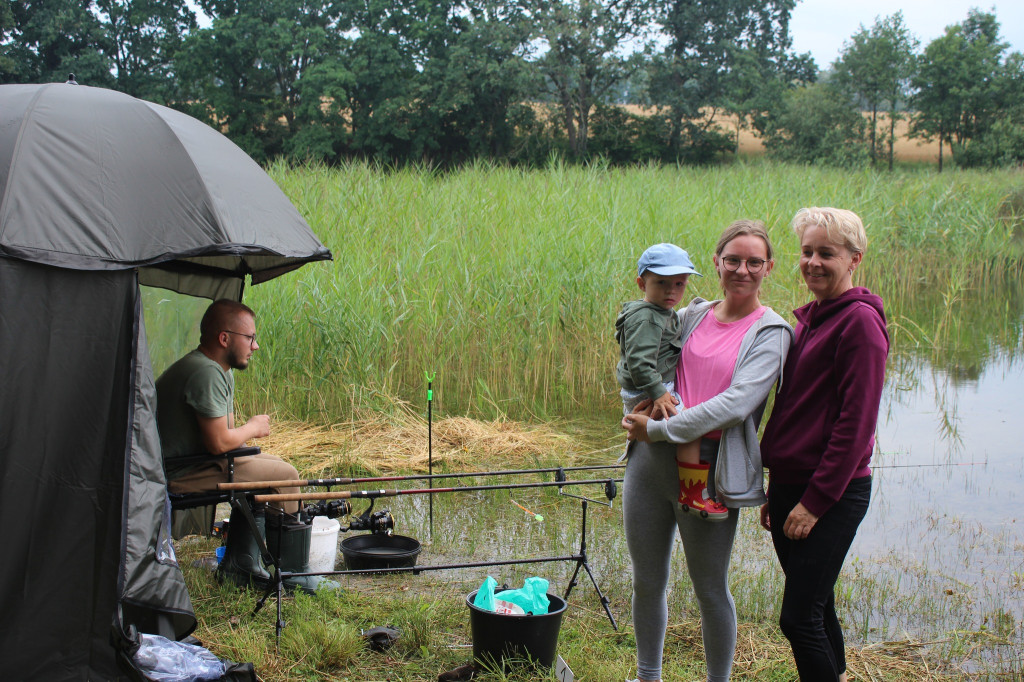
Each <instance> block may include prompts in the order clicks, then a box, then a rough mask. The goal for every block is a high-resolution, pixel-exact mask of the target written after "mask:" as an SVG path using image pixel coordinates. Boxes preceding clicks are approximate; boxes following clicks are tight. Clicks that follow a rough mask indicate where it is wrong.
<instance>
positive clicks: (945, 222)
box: [147, 163, 1024, 422]
mask: <svg viewBox="0 0 1024 682" xmlns="http://www.w3.org/2000/svg"><path fill="white" fill-rule="evenodd" d="M270 172H271V175H272V176H273V178H274V179H275V180H276V181H277V182H278V183H279V184H280V186H281V187H282V188H283V189H284V191H285V192H286V193H287V194H288V196H289V197H290V198H291V199H292V201H293V202H294V203H295V205H296V206H297V207H298V208H299V210H300V211H301V213H302V214H303V215H304V216H305V217H306V219H307V220H308V221H309V224H310V226H311V227H312V228H313V230H314V231H315V232H316V234H317V235H318V236H319V237H320V238H321V240H322V241H323V242H324V243H325V244H326V245H327V246H328V247H329V248H330V249H331V251H332V252H333V254H334V261H333V262H332V263H317V264H312V265H309V266H306V267H304V268H302V269H301V270H299V271H297V272H295V273H292V274H289V275H287V276H285V277H282V278H279V279H277V280H274V281H272V282H270V283H267V284H264V285H261V286H259V287H254V288H252V289H250V290H249V291H248V293H247V296H246V301H247V302H248V303H250V304H251V305H252V306H254V308H255V309H256V310H257V312H258V315H259V319H258V321H257V323H258V328H259V334H260V345H261V347H262V349H261V351H260V354H259V356H258V357H257V359H256V360H255V361H254V363H253V365H252V368H251V370H250V371H249V372H248V373H247V375H246V376H245V378H243V379H240V381H239V389H240V395H239V398H240V402H241V404H242V406H243V408H248V409H249V411H265V410H269V411H273V412H274V413H275V414H277V415H278V416H281V417H288V418H298V419H305V420H313V421H319V422H336V421H342V420H345V419H347V418H348V417H349V416H350V415H351V414H352V413H353V412H354V411H355V410H358V409H359V408H367V409H373V410H381V409H387V408H388V405H389V404H390V403H391V402H392V401H393V400H395V399H403V400H407V401H412V402H414V403H415V402H422V401H423V400H424V389H425V381H424V371H429V372H436V373H437V375H436V379H435V381H434V396H435V404H434V406H435V409H436V410H438V411H440V412H445V413H450V414H468V415H472V416H483V417H493V416H495V415H499V414H500V415H507V416H510V417H515V418H530V417H540V418H545V419H548V418H552V417H568V418H575V417H580V416H586V415H601V416H602V417H604V416H608V415H612V414H614V413H615V411H616V410H617V409H618V398H617V386H616V384H615V380H614V376H613V366H614V363H615V361H616V357H617V348H616V345H615V342H614V338H613V334H612V327H613V322H614V318H615V314H616V312H617V311H618V308H619V306H620V304H621V303H622V301H625V300H627V299H630V298H635V297H637V295H638V292H637V290H636V285H635V283H634V279H635V267H636V259H637V257H638V256H639V254H640V252H641V251H642V250H643V249H644V248H646V247H647V246H648V245H650V244H652V243H655V242H659V241H671V242H675V243H677V244H680V245H682V246H683V247H684V248H686V249H687V250H688V251H689V252H690V253H691V255H692V256H693V257H694V259H695V261H696V264H697V267H698V269H700V270H701V271H702V272H704V273H705V274H706V276H705V277H704V278H699V277H693V278H691V281H690V286H689V292H688V293H690V294H693V295H701V296H704V297H714V296H715V295H716V294H717V291H718V286H717V281H716V278H715V276H714V273H713V270H712V264H711V255H712V251H713V248H714V244H715V241H716V239H717V237H718V234H719V233H720V231H721V230H722V229H723V228H724V227H725V226H726V225H728V224H729V223H730V222H731V221H733V220H735V219H737V218H758V219H761V220H764V221H765V222H766V224H767V225H768V227H769V232H770V234H771V235H772V238H773V241H774V243H775V245H776V248H777V261H778V262H777V266H776V269H775V271H774V272H773V273H772V275H771V276H770V277H769V278H768V280H767V281H766V283H765V301H766V302H767V303H768V304H769V305H771V306H773V307H774V308H775V309H776V310H778V311H779V312H781V313H783V314H784V315H786V316H788V317H789V318H790V319H792V317H791V315H790V313H789V311H790V310H791V309H792V308H794V307H796V306H798V305H801V304H803V303H805V302H806V301H807V300H809V299H808V296H807V293H806V291H805V289H804V287H803V283H802V280H801V277H800V275H799V273H798V271H797V268H796V264H797V254H798V245H797V242H796V238H795V237H794V236H793V235H792V233H791V232H790V231H789V221H790V219H791V217H792V215H793V214H794V213H795V211H796V210H797V209H799V208H801V207H803V206H807V205H834V206H841V207H847V208H851V209H853V210H855V211H857V212H858V213H859V214H860V215H861V216H862V217H863V218H864V220H865V223H866V224H867V226H868V231H869V239H870V245H869V248H868V253H867V257H866V259H865V262H864V265H863V267H862V268H861V270H860V271H859V273H858V283H862V284H865V285H867V286H869V287H871V288H872V289H873V290H874V291H876V292H878V293H880V294H881V295H882V296H883V297H884V298H885V299H886V304H887V308H888V311H889V318H890V323H891V324H890V327H891V330H892V333H893V337H894V342H895V343H896V347H897V350H898V351H901V352H902V351H907V352H910V353H912V354H913V353H919V354H926V355H927V356H928V357H929V359H933V360H937V361H939V362H945V361H948V362H951V363H962V362H964V358H963V357H962V356H963V353H964V352H967V353H969V354H970V355H972V356H979V355H983V354H984V353H987V352H991V348H990V347H984V348H983V347H982V346H981V345H980V344H981V342H980V341H979V340H978V339H979V329H983V330H984V331H985V334H982V335H980V337H981V338H983V339H984V343H986V344H991V343H995V344H997V345H999V344H1004V345H1006V344H1014V343H1016V339H1019V331H1020V315H1019V311H1020V310H1021V306H1020V302H1021V301H1022V299H1024V296H1022V289H1021V286H1020V279H1021V277H1020V275H1021V262H1022V261H1021V258H1020V253H1019V245H1018V244H1017V242H1016V241H1015V240H1013V239H1012V235H1011V234H1010V232H1011V227H1010V226H1009V225H1008V224H1006V223H1004V222H1002V221H1000V220H999V219H998V217H997V214H998V210H999V205H1000V202H1001V201H1002V200H1003V199H1004V198H1005V197H1006V196H1008V195H1009V194H1011V193H1012V192H1013V191H1018V190H1019V187H1020V186H1021V184H1024V177H1022V175H1021V174H1020V173H1019V172H1010V171H1006V172H985V173H980V172H953V173H943V174H941V175H938V174H935V173H932V172H925V171H903V172H897V173H894V174H889V173H877V172H873V171H863V172H849V171H841V170H833V169H819V168H805V167H792V166H782V165H777V164H770V163H753V164H749V165H745V164H737V165H731V166H721V167H712V168H665V167H655V166H651V167H640V168H631V169H608V168H605V167H601V166H593V167H578V166H566V165H560V164H554V165H552V166H551V167H549V168H547V169H546V170H540V171H526V170H521V169H513V168H505V167H492V166H488V165H482V164H481V165H475V166H470V167H468V168H465V169H463V170H460V171H457V172H452V173H438V172H433V171H430V170H426V169H415V168H406V169H402V170H397V171H391V170H386V169H382V168H380V167H376V166H373V165H367V164H361V163H352V164H347V165H343V166H340V167H338V168H333V169H328V168H324V167H304V168H297V169H293V168H289V167H287V166H284V165H278V166H274V167H273V168H271V169H270ZM993 294H994V296H995V298H993ZM149 296H150V300H151V301H152V300H164V299H165V298H167V295H166V294H164V293H162V292H159V293H155V294H149ZM157 307H158V306H156V305H155V304H151V305H149V306H148V308H147V315H150V317H154V316H156V315H157V314H156V313H152V311H153V310H154V309H156V308H157ZM167 309H168V311H170V310H175V311H176V312H175V313H174V314H175V317H176V318H177V319H178V323H179V324H180V322H181V320H182V319H183V318H185V319H187V318H188V316H187V315H185V316H183V315H182V314H181V313H180V312H177V310H178V309H177V306H175V305H168V306H167ZM195 314H196V313H193V316H194V315H195ZM194 319H197V318H194ZM154 324H157V325H160V324H161V322H160V321H159V320H157V321H156V322H154ZM188 324H194V322H189V323H188ZM191 334H192V336H189V333H183V332H178V335H177V337H171V338H173V339H174V340H173V341H172V342H171V343H170V344H165V345H166V346H174V345H175V344H176V343H178V342H180V341H182V339H184V340H185V343H184V344H183V346H182V347H180V348H168V351H167V354H166V357H165V356H163V355H160V352H155V353H154V355H155V356H157V357H156V359H155V364H156V365H157V369H158V371H159V369H160V365H161V364H162V363H164V362H166V361H167V359H168V358H172V357H173V356H174V355H175V354H177V353H179V352H180V351H181V350H182V349H183V348H184V347H188V346H191V345H193V344H194V332H191ZM151 335H154V333H153V332H152V328H151ZM990 338H995V341H994V342H993V341H989V340H988V339H990ZM152 343H153V342H151V345H152ZM157 343H159V341H158V342H157ZM965 347H966V348H967V350H966V351H964V350H962V349H963V348H965ZM243 411H245V410H244V409H243Z"/></svg>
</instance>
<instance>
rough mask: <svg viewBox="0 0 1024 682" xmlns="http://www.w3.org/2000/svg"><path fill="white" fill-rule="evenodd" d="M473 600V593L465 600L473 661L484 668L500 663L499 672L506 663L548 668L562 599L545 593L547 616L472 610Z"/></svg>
mask: <svg viewBox="0 0 1024 682" xmlns="http://www.w3.org/2000/svg"><path fill="white" fill-rule="evenodd" d="M474 599H476V592H470V593H469V596H467V597H466V605H467V606H469V626H470V630H471V631H472V632H473V658H475V659H476V660H477V661H479V662H481V663H483V664H484V665H493V664H498V663H501V667H502V668H503V669H504V668H505V667H506V663H507V662H508V659H513V660H520V661H523V662H526V663H532V664H533V665H538V666H542V667H544V668H550V667H551V665H552V664H553V663H554V662H555V649H556V648H557V647H558V631H559V630H560V629H561V627H562V614H563V613H565V608H566V603H565V600H564V599H562V598H561V597H559V596H557V595H554V594H551V593H550V592H549V593H548V601H550V602H551V603H550V604H549V605H548V612H547V613H542V614H538V615H532V614H527V615H506V614H500V613H494V612H493V611H487V610H485V609H481V608H480V607H478V606H476V605H475V604H474V603H473V600H474ZM503 659H505V660H504V661H503Z"/></svg>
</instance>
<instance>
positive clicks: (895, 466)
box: [871, 462, 988, 469]
mask: <svg viewBox="0 0 1024 682" xmlns="http://www.w3.org/2000/svg"><path fill="white" fill-rule="evenodd" d="M986 464H988V462H943V463H941V464H872V465H871V468H872V469H925V468H932V467H973V466H984V465H986Z"/></svg>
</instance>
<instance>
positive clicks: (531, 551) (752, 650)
mask: <svg viewBox="0 0 1024 682" xmlns="http://www.w3.org/2000/svg"><path fill="white" fill-rule="evenodd" d="M425 431H426V424H425V423H424V421H423V419H422V417H418V416H416V415H412V414H405V415H401V416H399V417H397V418H393V419H390V420H387V419H378V420H376V421H366V422H360V423H351V424H346V425H337V426H335V427H333V428H325V427H311V426H309V425H304V424H299V423H289V424H279V425H278V428H277V430H276V432H275V433H274V434H273V435H272V436H271V437H270V438H269V439H267V440H266V442H265V443H261V444H262V445H264V446H265V448H266V449H267V450H268V451H274V452H278V453H282V454H285V455H286V456H287V457H288V458H289V459H290V460H291V461H292V462H293V463H294V464H295V465H296V466H297V467H298V468H299V469H300V471H303V472H306V473H309V474H311V475H316V474H322V473H326V472H330V473H331V474H334V475H340V476H347V475H355V476H361V475H366V474H372V475H376V474H388V473H391V472H395V471H413V470H414V471H422V470H423V469H424V468H425V462H424V454H423V448H422V442H423V440H424V439H425V436H426V434H425ZM434 433H435V441H434V447H435V449H434V466H435V471H439V470H441V471H453V470H455V471H457V470H466V469H470V470H477V471H479V470H480V469H481V468H482V467H483V468H494V469H527V468H538V467H546V466H570V465H573V464H590V463H601V464H604V463H607V462H608V460H609V459H610V457H609V451H608V450H603V449H602V451H596V452H595V451H592V450H588V449H587V447H588V446H587V445H586V444H585V443H584V442H583V441H581V440H579V439H576V438H572V437H569V436H566V435H564V434H563V433H561V432H560V431H559V430H558V429H556V428H551V427H544V426H528V425H526V424H519V423H514V422H486V423H485V422H474V421H471V420H465V419H463V418H446V419H442V420H439V421H438V422H437V423H436V424H435V425H434ZM608 447H609V448H611V449H612V450H615V449H617V448H618V447H619V443H615V444H613V445H611V446H608ZM612 475H615V473H614V471H613V472H607V471H602V472H577V473H570V478H572V479H574V480H582V479H598V478H604V477H607V476H612ZM539 480H550V475H548V476H547V477H542V476H539V475H529V476H527V475H523V476H517V477H510V476H505V477H494V478H485V479H472V480H463V481H460V482H458V483H459V484H463V485H469V484H477V483H479V484H483V483H520V482H526V481H539ZM373 485H376V484H370V485H369V486H363V487H372V486H373ZM420 486H421V484H420V483H418V482H417V483H415V484H414V485H413V487H420ZM356 487H357V488H358V487H359V486H356ZM394 487H409V486H408V485H405V486H403V485H401V484H396V485H395V486H394ZM570 492H575V493H578V494H583V495H587V496H590V497H594V498H600V499H603V497H602V495H601V487H600V486H596V485H591V486H585V487H584V486H580V487H575V488H573V489H571V490H570ZM620 503H621V498H616V499H615V500H614V501H613V505H614V506H613V507H612V508H608V507H604V506H600V505H597V504H591V505H589V509H588V534H587V538H586V539H587V554H588V558H589V564H590V566H591V568H592V570H593V572H594V575H595V579H596V580H597V582H598V585H599V586H600V588H601V590H602V592H603V593H604V594H605V596H607V597H608V598H609V600H610V608H611V610H612V613H613V614H614V616H615V618H616V620H617V622H618V624H619V628H620V629H619V631H618V632H615V631H613V630H612V628H611V626H610V623H609V621H608V619H607V617H606V616H605V613H604V611H603V609H602V606H601V604H600V602H599V601H598V598H597V595H596V592H595V591H594V589H593V586H592V585H591V584H590V582H589V580H588V578H587V576H586V575H585V574H582V575H581V576H580V579H581V582H580V583H579V584H578V585H577V586H576V588H575V589H574V591H573V593H572V595H571V596H570V599H569V604H570V608H569V610H568V611H567V613H566V615H565V620H564V623H563V628H562V634H561V637H560V640H559V642H560V644H559V653H560V654H561V655H562V657H563V658H564V659H565V660H566V661H567V662H568V663H569V665H570V666H571V667H572V669H573V671H574V673H575V674H576V676H577V679H580V680H593V681H601V682H603V681H605V680H621V679H627V676H631V675H633V674H635V668H634V666H635V641H634V639H633V631H632V624H631V618H632V616H631V610H630V609H631V606H630V595H631V570H630V566H629V559H628V552H627V550H626V547H625V541H624V537H623V533H622V523H621V517H620V514H621V511H620V509H619V505H620ZM365 507H366V503H365V502H359V503H355V504H354V508H355V512H356V513H357V514H358V513H361V512H362V511H363V510H364V509H365ZM522 507H525V508H527V509H528V510H530V512H531V514H527V513H525V512H524V511H523V510H522ZM383 508H386V509H389V510H391V512H392V513H393V515H394V517H395V520H396V529H395V532H396V533H398V534H400V535H406V536H410V537H414V538H417V539H419V540H420V541H421V542H422V543H423V545H424V547H423V553H422V554H421V555H420V557H419V558H418V564H417V565H418V566H421V567H422V566H436V565H443V564H449V563H461V562H472V561H481V562H483V561H490V560H495V559H501V558H508V557H511V556H515V557H517V558H526V557H534V558H536V557H548V556H566V555H571V554H573V553H575V552H576V551H577V550H578V548H579V546H580V536H579V532H580V518H581V516H580V514H581V505H580V502H579V501H578V500H576V499H573V498H566V497H561V496H559V495H558V493H557V491H556V490H554V489H552V488H544V489H532V490H515V491H513V492H509V491H507V490H503V491H481V492H460V493H447V494H438V495H435V499H434V504H433V519H434V522H433V525H431V523H430V513H429V512H430V509H429V504H428V499H427V498H426V497H425V496H402V497H394V498H385V499H381V500H378V501H377V503H376V505H375V509H383ZM532 514H541V515H542V516H543V521H537V520H536V519H535V518H534V517H533V516H532ZM756 517H757V514H756V513H755V511H753V510H745V511H744V512H743V513H742V514H741V520H740V526H739V531H738V534H737V539H736V545H735V548H734V551H733V560H732V564H731V573H730V585H731V589H732V592H733V595H734V598H735V601H736V608H737V615H738V620H739V623H740V633H739V642H738V650H737V655H736V662H735V666H736V667H735V675H734V679H737V680H758V681H763V680H767V681H769V682H771V681H772V680H776V681H779V682H781V681H782V680H793V679H795V676H796V674H795V670H794V668H793V664H792V657H791V654H790V652H789V649H788V646H787V644H786V641H785V639H784V638H783V637H782V635H781V633H780V632H779V630H778V628H777V626H776V619H777V614H778V612H779V606H780V605H779V599H780V597H781V585H782V576H781V574H780V572H779V568H778V564H777V562H776V560H775V558H774V555H773V553H772V549H771V543H770V540H769V538H768V536H767V534H766V533H765V532H764V531H763V530H762V529H761V528H760V527H759V526H758V525H757V518H756ZM934 523H941V520H935V519H922V524H924V525H930V524H934ZM343 524H347V520H343ZM341 537H342V538H344V537H347V534H346V533H344V532H343V533H342V535H341ZM944 538H945V539H944V543H943V545H942V546H941V547H940V546H936V547H935V548H934V551H935V552H942V551H962V552H964V560H965V561H968V560H969V558H970V556H971V555H973V554H974V553H975V552H989V551H992V547H993V546H994V545H993V543H991V542H988V540H986V538H985V537H982V536H979V535H978V534H977V532H976V529H972V528H970V527H960V526H958V525H954V526H951V527H949V528H948V530H947V531H946V533H945V534H944ZM215 545H216V542H215V541H206V540H198V539H189V540H186V541H183V542H180V543H179V544H178V548H179V554H180V557H179V558H180V563H181V565H182V567H183V570H184V571H185V576H186V580H187V582H188V585H189V592H190V594H191V595H192V599H193V602H194V606H195V608H196V613H197V616H198V617H199V619H200V627H199V629H198V631H197V633H196V635H197V636H198V637H199V638H200V639H201V640H202V641H204V642H205V643H206V644H207V645H208V646H209V647H210V648H211V649H213V650H214V651H216V652H217V653H218V654H219V655H221V656H224V657H227V658H231V659H233V660H248V661H253V662H254V663H255V664H256V666H257V669H258V670H259V671H260V674H261V676H262V677H263V678H264V679H267V680H314V679H338V680H353V681H355V680H360V681H366V680H432V679H436V677H437V675H438V674H439V673H441V672H444V671H446V670H450V669H452V668H454V667H456V666H458V665H460V664H463V663H465V662H467V661H468V660H469V659H470V658H471V649H470V645H471V641H472V639H471V633H470V630H469V615H468V608H467V607H466V605H465V603H464V599H465V597H466V595H467V594H469V593H470V592H472V591H473V590H474V589H476V588H477V587H479V585H480V583H481V582H482V581H483V579H484V577H485V576H486V575H488V574H491V575H493V576H495V578H496V579H497V580H498V582H499V584H502V583H507V584H508V585H510V586H520V585H521V584H522V583H523V581H524V579H525V578H526V577H528V576H530V575H540V576H543V577H544V578H546V579H548V580H549V581H550V583H551V591H552V592H554V593H557V594H561V593H563V592H564V590H565V589H566V587H567V586H568V583H569V579H570V578H571V574H572V571H573V569H574V568H575V564H574V563H573V562H566V561H563V562H552V563H543V564H529V565H525V566H518V567H490V568H468V569H459V570H443V571H427V572H423V573H421V574H420V575H416V576H413V575H409V574H405V575H399V576H385V577H365V576H358V577H354V576H346V577H342V578H340V580H341V582H342V583H343V585H344V587H345V590H346V592H345V594H343V595H341V596H340V597H333V596H329V597H323V596H318V597H317V598H316V599H303V598H297V599H295V600H286V602H285V603H284V612H283V617H284V619H285V620H286V621H287V623H288V626H287V627H286V628H285V632H284V636H283V638H282V641H281V648H280V649H279V650H275V642H274V606H275V605H274V603H273V602H270V603H268V605H267V607H265V608H264V610H263V611H262V612H261V613H260V614H259V615H257V616H256V617H255V618H253V617H251V616H250V615H249V614H250V613H251V611H252V608H253V605H254V603H255V600H256V598H257V596H258V595H257V594H256V593H255V592H239V591H237V590H235V589H233V588H227V587H223V586H220V585H218V584H217V583H216V582H215V581H214V580H213V578H212V576H211V575H210V574H209V573H208V572H207V571H206V570H205V569H201V568H197V567H194V566H192V561H193V560H195V559H197V558H201V557H204V556H207V557H208V556H212V555H213V552H214V549H215ZM953 548H961V549H957V550H953ZM675 552H676V554H675V556H674V557H673V564H674V565H675V566H677V567H678V568H677V570H674V571H673V573H672V578H671V584H670V590H671V591H670V597H669V623H670V627H669V631H668V640H667V645H666V654H665V679H670V680H681V681H683V682H690V681H691V680H697V679H702V678H703V674H702V670H703V651H702V649H701V644H700V634H699V614H698V611H697V606H696V603H695V602H694V599H693V590H692V586H691V584H690V581H689V578H688V576H687V574H686V571H685V570H683V566H684V565H685V562H684V558H683V556H682V552H681V548H680V547H678V546H677V548H676V550H675ZM339 558H341V555H340V554H339ZM929 558H930V557H929V556H927V555H922V556H908V555H906V553H902V552H899V551H897V550H894V552H893V555H892V556H891V557H889V558H882V559H881V560H879V561H874V560H859V559H855V560H854V561H853V562H852V563H851V565H849V566H848V567H847V569H846V570H845V571H844V572H843V575H842V577H841V579H840V582H839V585H838V587H837V590H836V594H837V608H838V612H839V614H840V616H841V618H842V619H843V625H844V630H845V633H846V636H847V643H848V645H849V646H848V650H849V653H848V658H849V665H850V670H851V679H852V680H873V681H876V682H878V681H883V680H885V681H893V682H895V681H904V680H907V681H909V680H946V679H964V680H968V679H970V680H975V679H976V680H987V679H991V680H996V679H1013V678H1014V675H1019V674H1020V672H1021V660H1020V652H1021V648H1020V635H1019V631H1018V629H1017V624H1016V620H1015V619H1016V616H1015V615H1014V610H1013V607H1012V606H1011V605H1009V604H1007V605H1005V609H1006V610H1005V611H1003V610H1000V609H998V608H997V609H995V610H993V611H990V610H989V608H990V607H989V606H986V605H985V604H984V603H983V602H984V601H985V599H986V596H985V595H986V592H987V591H986V590H984V589H981V588H978V589H972V588H971V587H970V586H968V585H966V584H963V583H958V582H957V581H955V580H951V579H950V577H949V576H947V575H943V574H942V572H941V571H936V570H935V569H934V568H930V567H929V563H930V562H929ZM890 561H892V562H900V564H901V566H899V567H896V566H892V565H889V563H888V562H890ZM894 569H898V570H894ZM901 576H902V577H901ZM901 580H903V581H906V584H903V583H901ZM911 582H913V584H910V583H911ZM949 588H952V589H949ZM1007 598H1008V599H1012V597H1011V596H1010V595H1007ZM383 624H390V625H394V626H397V627H398V628H400V629H401V630H402V631H403V638H402V640H401V641H400V643H399V644H398V645H397V646H396V648H395V650H393V651H391V652H390V653H388V654H387V655H382V654H380V653H374V652H370V651H365V650H364V645H363V642H362V640H361V639H360V638H359V637H358V631H359V629H360V628H363V629H366V628H369V627H373V626H376V625H383ZM910 633H917V634H910ZM483 679H490V680H501V679H512V680H527V679H538V678H537V677H536V676H531V675H529V674H525V673H524V674H522V675H519V676H518V677H517V676H515V675H512V676H508V677H506V678H503V677H502V676H500V675H497V674H492V675H491V676H488V677H485V678H483ZM550 679H553V678H550Z"/></svg>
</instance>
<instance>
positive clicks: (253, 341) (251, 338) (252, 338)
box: [224, 265, 750, 348]
mask: <svg viewBox="0 0 1024 682" xmlns="http://www.w3.org/2000/svg"><path fill="white" fill-rule="evenodd" d="M747 267H748V268H749V267H750V266H749V265H748V266H747ZM224 331H225V332H227V333H228V334H234V335H235V336H244V337H245V338H247V339H249V348H255V347H256V335H255V334H243V333H242V332H233V331H231V330H230V329H225V330H224Z"/></svg>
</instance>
